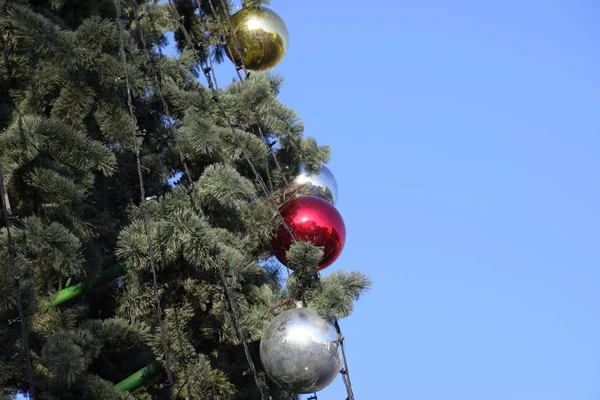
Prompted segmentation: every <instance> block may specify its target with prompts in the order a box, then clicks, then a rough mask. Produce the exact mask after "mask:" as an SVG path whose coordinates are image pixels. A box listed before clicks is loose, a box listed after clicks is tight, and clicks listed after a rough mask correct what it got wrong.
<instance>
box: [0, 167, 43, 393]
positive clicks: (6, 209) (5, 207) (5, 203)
mask: <svg viewBox="0 0 600 400" xmlns="http://www.w3.org/2000/svg"><path fill="white" fill-rule="evenodd" d="M0 197H2V199H1V202H2V211H3V213H4V221H5V223H6V237H7V242H8V243H7V245H8V254H9V257H10V270H11V274H12V277H13V285H14V288H15V295H16V297H17V309H18V312H19V319H20V320H21V338H22V340H23V350H24V351H25V364H26V367H27V379H28V380H29V398H30V399H31V400H35V374H34V372H33V364H32V363H31V353H30V351H29V332H28V329H27V319H26V317H25V311H24V310H23V296H22V294H21V282H20V280H19V276H18V272H17V252H16V250H15V240H14V238H13V236H12V234H11V231H10V222H11V220H12V219H13V218H14V217H13V215H12V210H11V207H10V204H9V200H8V193H7V192H6V188H5V187H4V173H3V171H2V165H1V164H0Z"/></svg>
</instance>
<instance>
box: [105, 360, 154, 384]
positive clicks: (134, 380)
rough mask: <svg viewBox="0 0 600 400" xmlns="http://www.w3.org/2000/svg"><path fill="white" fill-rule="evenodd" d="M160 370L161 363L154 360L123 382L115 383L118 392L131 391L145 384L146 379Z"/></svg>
mask: <svg viewBox="0 0 600 400" xmlns="http://www.w3.org/2000/svg"><path fill="white" fill-rule="evenodd" d="M159 371H160V364H159V363H158V362H157V361H153V362H151V363H150V364H148V365H146V366H145V367H144V368H142V369H140V370H139V371H137V372H136V373H134V374H132V375H129V376H128V377H127V378H125V379H123V380H122V381H121V382H119V383H117V384H116V385H115V390H116V391H117V392H130V391H132V390H135V389H137V388H139V387H140V386H142V385H143V383H144V381H145V380H146V379H148V378H151V377H152V376H154V375H156V374H157V373H158V372H159Z"/></svg>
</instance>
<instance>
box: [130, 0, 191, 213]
mask: <svg viewBox="0 0 600 400" xmlns="http://www.w3.org/2000/svg"><path fill="white" fill-rule="evenodd" d="M131 6H132V8H133V19H134V20H135V24H136V28H137V30H138V32H139V34H140V40H141V41H142V47H143V49H144V53H145V54H146V58H147V59H148V64H149V65H150V68H151V70H152V75H153V76H154V82H155V83H156V91H157V93H158V96H159V97H160V101H161V103H162V106H163V109H164V112H165V116H166V117H167V120H168V125H169V130H170V131H171V135H172V136H173V139H175V144H176V145H177V148H178V150H179V160H180V161H181V164H182V165H183V169H184V171H185V175H186V177H187V179H188V182H189V185H190V187H189V190H190V193H191V194H192V199H193V201H194V203H195V208H196V210H197V211H198V212H199V213H200V214H202V203H201V201H200V196H198V193H197V192H196V191H195V190H194V188H193V182H194V181H193V179H192V174H191V173H190V169H189V167H188V164H187V161H186V160H187V156H186V155H185V154H184V153H183V150H182V148H181V142H180V140H179V135H178V134H177V131H176V129H175V126H174V125H173V120H172V119H171V113H170V112H169V105H168V104H167V100H166V99H165V96H164V95H163V91H162V82H161V79H160V77H159V75H158V71H157V69H156V65H155V63H154V60H153V59H152V56H151V55H150V51H148V43H147V41H146V35H145V34H144V30H143V29H142V25H141V24H140V18H139V13H138V5H137V3H136V0H131Z"/></svg>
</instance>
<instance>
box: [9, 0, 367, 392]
mask: <svg viewBox="0 0 600 400" xmlns="http://www.w3.org/2000/svg"><path fill="white" fill-rule="evenodd" d="M261 3H266V2H265V1H254V2H251V1H247V2H246V3H245V4H244V5H245V7H246V8H249V9H256V10H258V9H260V8H258V7H259V6H261ZM232 11H233V4H230V3H229V2H226V1H222V0H206V1H202V2H200V1H192V0H181V1H169V2H157V1H137V2H134V1H126V0H122V1H119V0H117V1H113V0H105V1H104V0H92V1H85V2H80V1H74V0H64V1H58V0H32V1H24V0H12V1H8V0H4V1H1V2H0V32H1V35H0V47H1V48H2V51H3V57H2V61H1V62H0V168H1V171H0V178H1V182H0V183H1V184H0V189H1V191H0V195H1V196H2V200H3V201H2V205H3V207H2V209H1V211H0V214H1V216H2V218H1V221H2V222H0V265H2V270H1V271H2V274H1V275H0V293H1V297H0V321H2V323H0V336H1V337H2V340H1V342H0V384H1V385H2V387H3V388H4V390H5V393H6V396H14V395H15V394H16V393H19V392H21V393H25V392H26V393H29V394H30V396H34V395H35V397H36V398H37V399H113V398H114V399H119V398H121V399H175V398H177V399H261V398H263V399H265V398H273V399H293V398H296V397H297V395H296V394H295V393H292V391H290V390H288V389H289V388H288V389H286V388H285V387H282V385H281V384H277V382H275V381H274V379H273V376H272V374H271V375H270V374H269V373H267V372H266V371H265V368H264V366H263V365H262V364H261V361H260V354H259V353H260V342H261V338H262V336H263V334H264V332H265V331H266V329H267V327H268V326H269V324H270V323H271V321H272V320H273V318H274V317H275V316H276V315H278V313H281V312H282V311H284V310H286V309H293V308H294V307H295V305H300V306H302V307H308V308H309V309H312V310H315V311H316V312H318V313H319V314H320V315H321V316H322V317H323V318H324V319H325V320H327V321H328V322H330V324H331V326H333V327H335V329H336V331H337V333H338V334H340V337H341V333H340V330H339V324H338V323H337V321H338V320H340V319H343V318H345V317H347V316H348V315H349V314H350V313H351V311H352V307H353V302H354V301H355V300H357V299H358V297H359V296H360V295H361V294H362V293H364V292H365V290H367V289H368V288H369V286H370V281H369V279H368V277H366V276H364V275H362V274H360V273H356V272H343V271H336V272H334V273H330V274H324V275H326V276H323V277H321V276H320V273H319V270H320V269H323V267H324V264H323V263H324V261H323V260H324V259H325V258H326V256H327V254H325V253H326V252H327V251H329V250H328V247H327V246H328V244H327V243H329V242H327V243H324V242H323V243H321V242H318V241H315V240H313V239H312V237H309V236H306V235H305V236H304V237H299V236H298V232H293V229H292V228H290V226H289V225H288V222H289V221H288V220H287V219H285V218H284V217H285V216H284V215H282V214H281V212H279V211H278V209H279V207H280V206H282V205H284V204H289V202H290V201H295V200H294V199H302V198H312V197H315V196H314V195H315V194H316V195H318V193H312V192H310V193H308V192H303V191H302V190H303V189H302V186H303V185H296V186H295V184H294V180H295V178H296V177H297V176H298V175H299V174H300V173H302V171H304V172H305V173H306V174H313V175H315V176H316V174H318V173H319V171H323V168H324V164H325V163H327V162H328V161H329V157H330V150H329V148H328V147H327V146H322V145H318V143H317V141H316V140H315V139H314V138H307V137H304V135H303V125H302V122H301V121H300V118H299V117H298V116H297V115H296V113H295V112H294V111H293V110H291V109H290V108H288V107H286V106H285V105H283V104H282V103H281V102H279V101H278V100H277V94H278V92H279V90H280V88H281V85H282V83H283V79H282V78H281V77H280V76H278V75H276V74H274V73H272V72H268V73H266V72H260V71H253V72H251V73H249V74H248V71H247V70H246V68H245V65H244V56H243V55H242V54H238V57H236V56H235V54H233V52H234V51H236V52H237V51H239V47H236V45H237V44H234V43H235V42H236V40H235V39H236V37H237V38H238V39H239V40H240V41H241V40H246V39H247V38H246V39H244V37H242V36H238V35H237V34H234V33H233V32H234V30H233V28H234V26H233V24H232V21H234V23H235V20H234V18H232V17H231V14H232ZM167 32H174V37H175V40H176V42H177V47H178V49H179V55H178V56H177V57H167V56H164V55H163V54H162V52H161V49H162V48H163V47H164V46H165V45H166V44H167V40H166V36H165V34H166V33H167ZM253 40H257V41H261V40H266V39H265V38H264V37H263V38H261V37H259V36H256V37H255V38H254V39H253ZM232 48H234V49H233V50H232ZM279 51H281V50H279ZM228 58H230V59H234V60H236V61H237V64H238V69H237V70H238V73H239V77H240V79H238V80H236V81H235V82H233V83H232V84H231V85H229V86H228V87H226V88H219V87H217V77H216V75H215V73H214V69H213V68H212V65H213V63H219V62H230V61H229V59H228ZM272 59H273V58H272ZM305 194H310V195H311V196H304V195H305ZM321 197H323V198H325V199H326V200H323V199H317V200H318V201H321V202H323V203H324V204H325V205H326V206H327V207H329V208H331V209H333V211H335V208H334V207H333V205H332V204H331V203H332V198H330V197H331V196H328V195H322V196H321ZM327 200H329V202H327ZM318 201H317V203H318ZM319 204H320V203H319ZM325 205H320V206H319V207H321V210H329V209H328V208H327V207H325ZM333 211H328V212H329V213H331V212H333ZM286 221H288V222H286ZM315 229H316V228H315ZM315 229H313V231H311V232H316V231H315ZM295 233H296V234H295ZM288 234H289V235H290V236H289V237H287V238H286V239H283V236H285V235H288ZM318 235H319V237H329V238H331V235H332V233H331V232H319V233H318ZM300 236H301V235H300ZM274 238H275V239H274ZM334 240H337V241H338V242H340V240H341V239H340V238H339V237H336V238H334ZM330 242H331V240H330ZM277 245H279V246H287V247H285V248H273V246H277ZM342 245H343V243H342ZM337 251H338V253H337V254H339V251H341V247H339V249H337ZM273 254H278V258H279V259H280V260H282V261H284V262H285V264H286V266H287V267H289V268H290V269H287V268H286V267H285V266H283V265H282V264H281V263H279V262H278V261H277V260H276V259H275V258H274V257H272V255H273ZM328 254H329V253H328ZM286 271H287V273H286ZM340 343H342V345H343V339H340ZM336 372H337V371H336ZM343 378H344V380H345V381H346V380H348V379H349V378H348V377H347V376H344V377H343ZM275 380H276V379H275ZM283 386H285V385H283ZM32 392H33V393H32ZM8 398H10V397H8Z"/></svg>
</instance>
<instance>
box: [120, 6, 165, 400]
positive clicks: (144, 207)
mask: <svg viewBox="0 0 600 400" xmlns="http://www.w3.org/2000/svg"><path fill="white" fill-rule="evenodd" d="M114 2H115V6H116V8H117V22H118V24H119V42H120V52H121V58H122V61H123V69H124V72H125V83H126V85H127V106H128V107H129V113H130V115H131V120H132V124H131V126H132V136H133V145H134V152H135V156H136V163H137V172H138V178H139V185H140V195H141V203H142V211H143V220H144V230H145V233H146V239H147V241H148V256H149V258H150V268H151V269H152V278H153V284H154V299H155V301H156V317H157V318H158V322H159V325H160V334H161V339H162V345H163V351H164V356H165V370H166V372H167V379H168V380H169V393H170V397H171V399H172V400H175V391H174V382H173V373H172V371H171V357H170V353H169V346H168V343H167V331H166V327H165V322H164V320H163V311H162V308H161V305H160V296H159V294H158V278H157V274H156V260H155V258H154V246H153V244H152V237H151V236H150V218H149V215H148V206H147V204H146V191H145V189H144V177H143V175H142V162H141V156H140V148H139V145H138V142H137V140H138V138H137V122H136V118H135V113H134V110H133V102H132V99H131V83H130V82H129V74H128V72H127V56H126V54H125V43H124V39H123V21H122V16H121V3H120V0H114Z"/></svg>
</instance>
